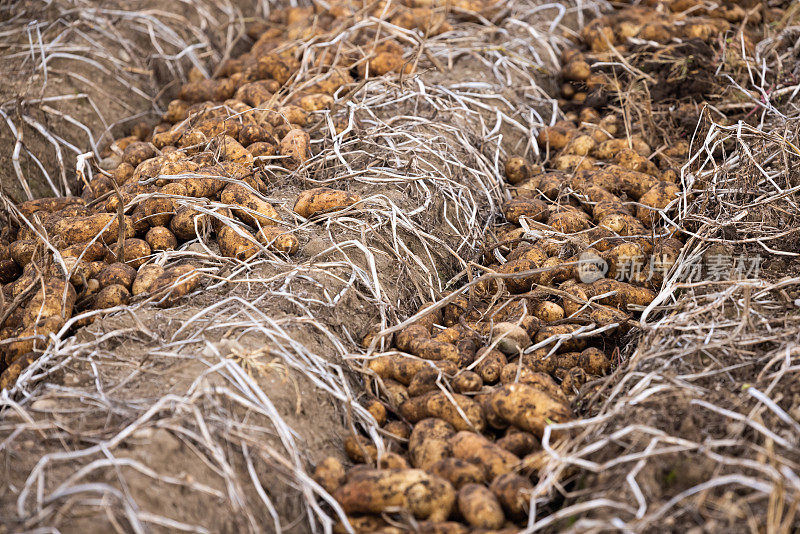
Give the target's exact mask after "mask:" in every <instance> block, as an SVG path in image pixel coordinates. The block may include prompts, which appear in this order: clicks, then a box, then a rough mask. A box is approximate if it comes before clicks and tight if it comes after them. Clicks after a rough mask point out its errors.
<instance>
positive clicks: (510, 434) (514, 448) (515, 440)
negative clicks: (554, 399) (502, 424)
mask: <svg viewBox="0 0 800 534" xmlns="http://www.w3.org/2000/svg"><path fill="white" fill-rule="evenodd" d="M554 383H555V382H554ZM556 387H558V386H556ZM560 392H561V390H559V393H560ZM495 445H497V446H498V447H500V448H501V449H505V450H507V451H508V452H510V453H511V454H513V455H515V456H517V457H519V458H522V457H524V456H526V455H528V454H530V453H531V452H533V451H534V450H536V449H538V448H539V446H540V445H539V440H538V439H536V436H534V435H533V434H531V433H530V432H523V431H521V430H519V429H517V428H514V427H513V426H512V427H508V430H507V431H506V435H505V436H503V437H502V438H500V439H498V440H497V441H496V442H495ZM501 476H502V475H501Z"/></svg>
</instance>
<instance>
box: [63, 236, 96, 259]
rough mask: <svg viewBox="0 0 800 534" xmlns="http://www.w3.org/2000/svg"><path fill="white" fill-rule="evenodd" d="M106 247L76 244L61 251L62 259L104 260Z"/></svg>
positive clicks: (94, 244)
mask: <svg viewBox="0 0 800 534" xmlns="http://www.w3.org/2000/svg"><path fill="white" fill-rule="evenodd" d="M105 255H106V247H105V246H104V245H103V244H102V243H98V242H97V241H95V242H94V243H77V244H75V245H71V246H69V247H67V248H65V249H64V250H62V251H61V256H62V257H64V258H80V259H81V260H82V261H87V262H90V261H99V260H102V259H103V258H105Z"/></svg>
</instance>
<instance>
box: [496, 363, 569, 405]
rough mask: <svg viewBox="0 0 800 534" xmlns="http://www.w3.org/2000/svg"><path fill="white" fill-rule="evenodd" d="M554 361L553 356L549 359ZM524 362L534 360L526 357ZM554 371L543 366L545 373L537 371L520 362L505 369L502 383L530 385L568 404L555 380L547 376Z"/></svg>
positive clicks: (502, 374) (501, 379) (501, 378)
mask: <svg viewBox="0 0 800 534" xmlns="http://www.w3.org/2000/svg"><path fill="white" fill-rule="evenodd" d="M549 359H553V356H550V357H549V358H548V360H549ZM523 360H524V362H525V363H526V364H527V363H528V362H530V361H531V360H532V358H529V357H525V358H523ZM551 369H552V367H549V366H543V371H544V372H540V371H536V370H535V369H533V368H532V367H530V366H529V365H525V364H524V365H520V364H519V363H518V362H513V363H509V364H508V365H506V366H505V367H504V368H503V372H502V373H501V375H500V382H501V383H503V384H512V383H515V382H518V383H522V384H530V385H532V386H534V387H536V388H537V389H540V390H542V391H544V392H545V393H547V394H548V395H550V396H551V397H553V398H554V399H556V400H560V401H562V402H566V399H564V396H563V395H562V394H561V390H560V389H559V387H558V384H556V382H555V380H553V378H552V377H551V376H550V375H548V374H547V372H549V371H550V370H551Z"/></svg>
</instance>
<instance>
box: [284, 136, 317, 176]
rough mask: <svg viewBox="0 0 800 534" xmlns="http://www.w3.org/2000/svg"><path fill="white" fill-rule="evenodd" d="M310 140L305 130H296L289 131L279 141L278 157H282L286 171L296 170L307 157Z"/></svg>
mask: <svg viewBox="0 0 800 534" xmlns="http://www.w3.org/2000/svg"><path fill="white" fill-rule="evenodd" d="M309 143H310V138H309V135H308V133H307V132H306V131H305V130H300V129H298V128H295V129H292V130H289V131H288V132H287V133H286V135H285V136H284V137H283V139H281V143H280V155H281V156H284V159H283V164H284V166H285V167H286V168H287V169H296V168H297V167H299V166H300V165H302V164H303V163H305V162H306V160H307V159H308V157H309V154H308V152H309V151H308V145H309Z"/></svg>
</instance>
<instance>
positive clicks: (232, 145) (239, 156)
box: [217, 135, 253, 166]
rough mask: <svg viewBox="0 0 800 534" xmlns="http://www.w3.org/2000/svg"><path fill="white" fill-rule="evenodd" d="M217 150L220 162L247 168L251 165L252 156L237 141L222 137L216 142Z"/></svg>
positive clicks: (227, 136) (229, 137)
mask: <svg viewBox="0 0 800 534" xmlns="http://www.w3.org/2000/svg"><path fill="white" fill-rule="evenodd" d="M217 149H218V152H219V158H220V160H222V161H233V162H238V163H242V164H244V165H248V166H250V165H252V164H253V155H252V154H251V153H250V152H248V151H247V149H245V148H244V147H243V146H242V145H241V143H239V141H237V140H236V139H234V138H233V137H231V136H229V135H225V136H223V137H222V138H221V139H220V140H219V141H218V142H217Z"/></svg>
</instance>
